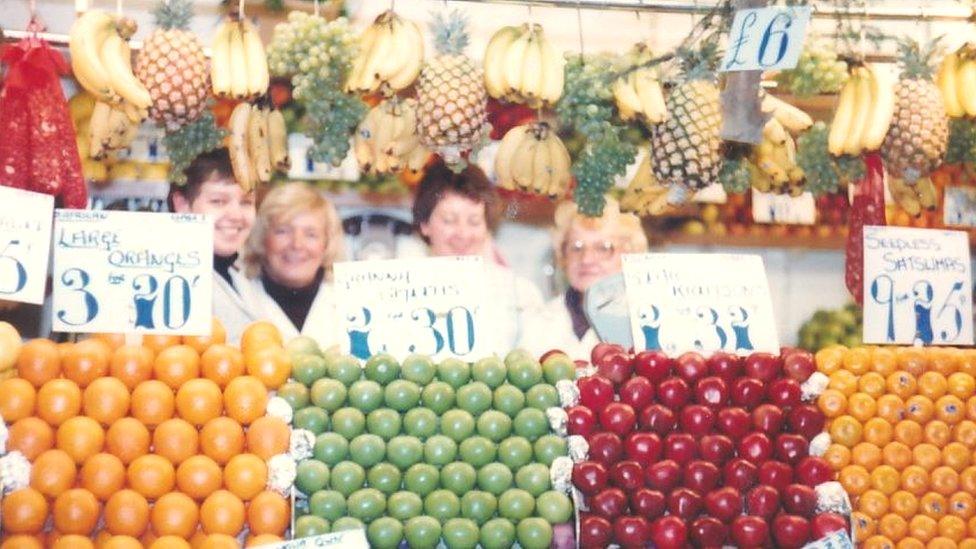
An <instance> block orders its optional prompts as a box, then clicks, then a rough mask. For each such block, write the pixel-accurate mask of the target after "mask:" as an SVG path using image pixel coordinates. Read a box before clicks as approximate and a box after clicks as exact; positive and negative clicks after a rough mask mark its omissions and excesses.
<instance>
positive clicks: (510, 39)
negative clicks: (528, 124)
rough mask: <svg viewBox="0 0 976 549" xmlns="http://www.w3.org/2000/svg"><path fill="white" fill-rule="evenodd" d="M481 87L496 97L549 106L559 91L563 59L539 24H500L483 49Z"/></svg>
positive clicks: (533, 106)
mask: <svg viewBox="0 0 976 549" xmlns="http://www.w3.org/2000/svg"><path fill="white" fill-rule="evenodd" d="M484 64H485V88H486V89H487V90H488V94H489V95H491V96H492V97H494V98H496V99H504V100H505V101H508V102H510V103H525V104H526V105H528V106H530V107H532V108H533V109H534V108H539V107H542V106H552V105H554V104H555V103H556V101H558V100H559V97H560V96H561V95H562V94H563V67H564V66H565V64H566V60H565V59H563V56H562V54H561V53H559V52H557V51H556V48H554V47H553V46H552V44H551V43H550V42H549V40H547V39H546V35H545V33H544V32H543V30H542V26H541V25H536V24H533V25H529V24H523V25H522V26H520V27H502V28H501V29H499V30H498V31H497V32H496V33H495V34H494V35H493V36H492V37H491V40H489V41H488V48H487V49H486V50H485V61H484Z"/></svg>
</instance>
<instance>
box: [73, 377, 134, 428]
mask: <svg viewBox="0 0 976 549" xmlns="http://www.w3.org/2000/svg"><path fill="white" fill-rule="evenodd" d="M81 406H82V410H84V412H85V415H86V416H88V417H90V418H92V419H94V420H95V421H97V422H99V423H101V424H102V425H104V426H106V427H107V426H109V425H111V424H112V423H113V422H115V420H117V419H119V418H121V417H124V416H125V415H126V414H127V413H129V389H128V387H126V386H125V383H122V382H121V381H119V380H118V379H115V378H114V377H102V378H99V379H96V380H95V381H92V382H91V383H90V384H89V385H88V387H85V392H84V394H83V395H82V401H81Z"/></svg>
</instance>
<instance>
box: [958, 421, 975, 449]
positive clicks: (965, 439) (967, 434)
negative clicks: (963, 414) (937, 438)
mask: <svg viewBox="0 0 976 549" xmlns="http://www.w3.org/2000/svg"><path fill="white" fill-rule="evenodd" d="M952 440H954V441H956V442H961V443H963V444H965V445H966V447H967V448H969V449H970V450H973V449H976V421H973V420H971V419H964V420H962V421H960V422H959V423H957V424H956V425H954V426H953V427H952Z"/></svg>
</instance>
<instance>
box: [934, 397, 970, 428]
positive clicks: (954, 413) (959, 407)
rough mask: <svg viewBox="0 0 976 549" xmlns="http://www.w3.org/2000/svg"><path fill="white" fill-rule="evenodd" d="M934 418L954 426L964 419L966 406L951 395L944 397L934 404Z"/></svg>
mask: <svg viewBox="0 0 976 549" xmlns="http://www.w3.org/2000/svg"><path fill="white" fill-rule="evenodd" d="M935 417H937V418H939V419H940V420H942V421H944V422H946V423H948V424H949V425H955V424H957V423H959V422H960V421H962V420H964V419H966V404H965V403H964V402H963V401H961V400H959V399H958V398H956V397H955V396H953V395H946V396H944V397H942V398H940V399H939V400H937V401H936V402H935Z"/></svg>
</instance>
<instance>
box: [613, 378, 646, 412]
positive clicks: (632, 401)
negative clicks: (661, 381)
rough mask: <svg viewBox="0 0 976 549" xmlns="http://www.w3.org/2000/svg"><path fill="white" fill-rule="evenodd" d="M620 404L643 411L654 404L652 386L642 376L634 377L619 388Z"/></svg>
mask: <svg viewBox="0 0 976 549" xmlns="http://www.w3.org/2000/svg"><path fill="white" fill-rule="evenodd" d="M620 402H623V403H625V404H629V405H630V406H631V407H632V408H633V409H635V410H643V409H644V408H646V407H648V406H650V405H651V403H652V402H654V385H653V384H652V383H651V380H649V379H647V378H646V377H644V376H635V377H632V378H630V379H628V380H627V381H625V382H624V384H623V385H621V386H620Z"/></svg>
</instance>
